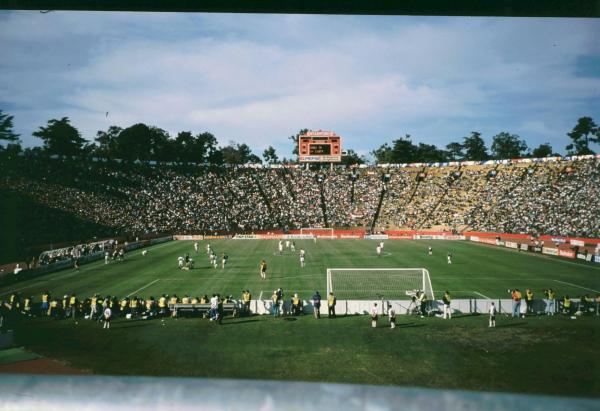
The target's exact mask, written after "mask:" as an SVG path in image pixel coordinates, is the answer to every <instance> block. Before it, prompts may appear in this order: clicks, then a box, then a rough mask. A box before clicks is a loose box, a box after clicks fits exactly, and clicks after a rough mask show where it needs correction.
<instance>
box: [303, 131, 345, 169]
mask: <svg viewBox="0 0 600 411" xmlns="http://www.w3.org/2000/svg"><path fill="white" fill-rule="evenodd" d="M298 158H299V160H300V162H301V163H334V162H340V161H342V139H341V137H340V136H338V135H337V134H335V133H334V132H333V131H320V130H319V131H308V132H307V133H306V134H301V135H300V136H299V137H298Z"/></svg>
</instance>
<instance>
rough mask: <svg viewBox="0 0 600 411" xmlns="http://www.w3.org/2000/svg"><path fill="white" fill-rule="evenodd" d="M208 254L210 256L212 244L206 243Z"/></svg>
mask: <svg viewBox="0 0 600 411" xmlns="http://www.w3.org/2000/svg"><path fill="white" fill-rule="evenodd" d="M206 254H208V255H210V244H208V243H206Z"/></svg>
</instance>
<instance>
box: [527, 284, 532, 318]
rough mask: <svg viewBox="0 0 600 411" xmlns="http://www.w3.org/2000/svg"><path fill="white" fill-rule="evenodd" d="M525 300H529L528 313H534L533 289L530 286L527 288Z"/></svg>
mask: <svg viewBox="0 0 600 411" xmlns="http://www.w3.org/2000/svg"><path fill="white" fill-rule="evenodd" d="M525 301H526V302H527V313H528V314H533V291H531V290H530V289H529V288H528V289H526V290H525Z"/></svg>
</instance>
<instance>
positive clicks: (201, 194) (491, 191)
mask: <svg viewBox="0 0 600 411" xmlns="http://www.w3.org/2000/svg"><path fill="white" fill-rule="evenodd" d="M599 163H600V160H598V159H586V160H576V161H560V162H545V163H528V164H513V163H507V164H495V165H473V166H463V167H459V166H449V167H441V168H435V167H422V168H392V169H379V168H353V169H345V168H333V169H329V168H323V169H318V170H306V169H303V168H280V169H269V168H225V169H209V168H200V167H195V168H191V167H190V168H186V169H183V168H177V167H174V166H149V165H143V164H136V165H126V164H117V163H111V164H108V163H102V162H99V163H96V162H90V163H88V162H81V161H73V162H61V161H59V160H52V159H42V158H32V159H27V161H24V162H23V163H22V164H21V165H20V166H16V167H15V166H12V167H11V168H7V169H2V170H0V171H1V172H2V173H1V174H0V190H3V191H5V192H12V193H17V194H19V195H22V196H26V197H27V198H29V199H30V200H32V201H33V202H35V203H39V204H43V205H44V206H48V207H51V208H53V209H59V210H62V211H64V212H68V213H71V214H72V215H74V216H76V217H78V218H79V219H81V220H87V221H90V222H93V223H95V224H101V225H103V226H106V227H111V228H114V229H115V232H117V231H118V232H120V233H129V234H136V235H137V234H145V233H163V232H164V233H173V232H179V233H185V232H187V233H203V232H246V233H250V232H255V231H259V230H270V229H286V228H287V229H297V228H301V227H326V226H329V227H349V226H352V227H364V228H370V227H371V226H372V225H374V223H376V224H375V227H376V228H377V229H379V230H385V229H402V228H408V229H427V228H433V227H442V228H447V229H456V230H458V231H460V230H463V229H472V230H479V231H499V232H506V233H523V234H540V233H543V234H551V235H576V236H587V237H598V236H600V219H599V218H598V217H597V216H598V212H599V210H600V170H599ZM378 210H379V213H378Z"/></svg>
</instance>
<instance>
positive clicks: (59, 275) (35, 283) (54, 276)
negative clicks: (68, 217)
mask: <svg viewBox="0 0 600 411" xmlns="http://www.w3.org/2000/svg"><path fill="white" fill-rule="evenodd" d="M171 243H174V242H173V241H167V242H166V243H164V244H157V245H152V246H150V247H145V248H144V249H152V250H155V249H157V248H160V247H162V246H166V245H171ZM142 251H143V250H140V252H139V253H134V254H133V255H138V254H141V253H142ZM98 261H102V265H100V264H94V263H96V262H97V261H92V262H91V263H89V264H85V266H84V267H82V268H81V271H67V269H68V267H66V268H64V269H61V270H59V271H57V272H56V274H55V273H48V274H44V275H43V277H48V278H43V279H36V278H32V280H33V281H32V282H31V283H29V285H27V286H25V287H21V288H17V289H16V290H9V291H5V292H3V293H0V295H8V294H11V293H14V292H17V291H21V290H25V289H27V288H34V287H37V286H38V285H39V284H40V283H44V282H49V281H56V280H64V279H65V278H69V277H72V276H75V275H78V274H80V273H81V272H82V271H87V270H89V269H90V268H94V266H96V265H100V267H104V266H105V265H106V264H104V258H102V259H100V260H98ZM110 265H111V264H108V266H110ZM63 270H64V272H61V271H63Z"/></svg>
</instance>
